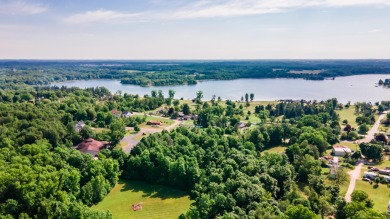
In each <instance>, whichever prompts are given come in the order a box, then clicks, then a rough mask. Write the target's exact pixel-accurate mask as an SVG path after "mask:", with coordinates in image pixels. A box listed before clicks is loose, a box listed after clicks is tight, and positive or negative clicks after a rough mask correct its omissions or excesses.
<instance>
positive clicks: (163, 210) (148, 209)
mask: <svg viewBox="0 0 390 219" xmlns="http://www.w3.org/2000/svg"><path fill="white" fill-rule="evenodd" d="M140 202H142V210H140V211H133V210H132V208H131V205H132V204H137V203H140ZM191 203H192V201H191V200H190V199H189V197H188V195H186V194H185V193H184V192H182V191H179V190H175V189H171V188H167V187H164V186H157V185H149V184H147V183H143V182H133V181H132V182H130V181H120V182H119V183H118V184H117V185H116V186H115V187H114V188H113V189H112V190H111V192H110V193H109V194H108V195H107V196H106V197H105V198H104V200H103V201H102V202H100V203H99V204H97V205H96V206H93V207H92V208H94V209H98V210H109V211H110V212H111V213H112V214H113V216H114V218H115V219H122V218H126V219H128V218H164V219H165V218H166V219H169V218H178V217H179V215H180V214H182V213H185V212H186V211H187V210H188V209H189V207H190V204H191Z"/></svg>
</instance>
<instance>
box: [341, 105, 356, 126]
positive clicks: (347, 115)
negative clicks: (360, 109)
mask: <svg viewBox="0 0 390 219" xmlns="http://www.w3.org/2000/svg"><path fill="white" fill-rule="evenodd" d="M336 112H337V113H338V114H339V115H340V125H341V127H344V125H343V124H342V122H343V120H344V119H346V120H348V123H349V124H350V125H351V126H352V127H355V128H356V127H357V126H358V124H357V123H356V115H355V106H353V105H352V106H350V107H349V108H348V109H347V108H344V109H342V110H336Z"/></svg>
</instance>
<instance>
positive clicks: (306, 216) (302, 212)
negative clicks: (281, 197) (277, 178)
mask: <svg viewBox="0 0 390 219" xmlns="http://www.w3.org/2000/svg"><path fill="white" fill-rule="evenodd" d="M285 214H286V215H287V216H288V218H289V219H320V218H321V217H320V216H318V215H316V214H315V213H314V212H312V211H311V210H310V209H309V208H307V207H305V206H303V205H301V204H299V205H296V206H290V207H288V208H287V211H286V212H285Z"/></svg>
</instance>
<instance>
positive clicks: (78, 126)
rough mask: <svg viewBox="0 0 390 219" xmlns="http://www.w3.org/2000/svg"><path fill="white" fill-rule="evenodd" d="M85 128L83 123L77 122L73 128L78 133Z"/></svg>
mask: <svg viewBox="0 0 390 219" xmlns="http://www.w3.org/2000/svg"><path fill="white" fill-rule="evenodd" d="M84 126H85V122H83V121H79V122H78V123H76V125H75V126H74V128H75V129H76V131H77V132H80V131H81V129H82V128H83V127H84Z"/></svg>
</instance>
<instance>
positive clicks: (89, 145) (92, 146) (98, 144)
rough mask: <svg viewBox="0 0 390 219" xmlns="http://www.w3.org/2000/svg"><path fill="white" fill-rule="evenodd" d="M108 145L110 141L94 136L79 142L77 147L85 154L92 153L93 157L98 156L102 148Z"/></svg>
mask: <svg viewBox="0 0 390 219" xmlns="http://www.w3.org/2000/svg"><path fill="white" fill-rule="evenodd" d="M107 146H108V142H105V141H97V140H95V139H93V138H88V139H86V140H84V141H83V142H81V143H80V144H78V145H77V146H76V149H77V150H79V151H80V152H81V153H84V154H90V155H92V156H93V157H97V155H98V154H99V152H100V150H102V149H103V148H105V147H107Z"/></svg>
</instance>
